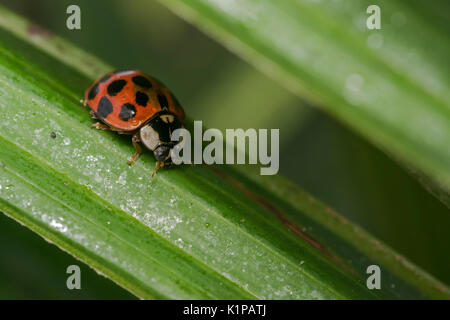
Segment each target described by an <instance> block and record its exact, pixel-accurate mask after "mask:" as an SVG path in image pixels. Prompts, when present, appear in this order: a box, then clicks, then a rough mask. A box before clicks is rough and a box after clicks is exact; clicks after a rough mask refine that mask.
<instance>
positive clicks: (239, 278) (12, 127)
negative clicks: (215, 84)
mask: <svg viewBox="0 0 450 320" xmlns="http://www.w3.org/2000/svg"><path fill="white" fill-rule="evenodd" d="M36 30H39V29H37V28H36V26H33V25H31V24H29V23H28V22H26V21H24V20H22V19H21V18H19V17H17V16H15V15H14V14H12V13H11V12H9V11H7V10H6V9H3V8H0V162H1V163H0V210H1V211H2V212H4V213H6V214H7V215H9V216H11V217H13V218H14V219H16V220H17V221H19V222H21V223H22V224H24V225H25V226H27V227H28V228H30V229H31V230H33V231H35V232H36V233H38V234H39V235H40V236H42V237H44V238H45V239H47V240H48V241H50V242H52V243H54V244H56V245H57V246H58V247H60V248H61V249H63V250H65V251H67V252H69V253H70V254H72V255H73V256H75V257H76V258H78V259H79V260H82V261H83V262H85V263H87V264H88V265H90V266H91V267H92V268H94V269H96V270H97V271H98V272H99V273H102V274H104V275H106V276H107V277H109V278H110V279H112V280H113V281H115V282H116V283H118V284H119V285H120V286H122V287H124V288H125V289H127V290H129V291H130V292H132V293H133V294H135V295H136V296H138V297H140V298H171V299H182V298H187V299H216V298H221V299H264V298H272V299H301V298H303V299H305V298H306V299H316V298H323V299H351V298H358V299H373V298H449V297H450V291H449V289H448V288H447V287H446V286H445V285H443V284H442V283H440V282H439V281H438V280H436V279H434V278H432V277H431V276H429V275H428V274H427V273H425V272H423V271H422V270H421V269H420V268H418V267H416V266H414V265H413V264H411V263H410V262H408V261H407V260H406V259H404V258H403V257H401V256H400V255H398V254H397V253H395V252H393V251H392V250H390V249H389V248H388V247H386V246H385V245H383V244H382V243H380V242H379V241H377V240H375V239H374V238H372V237H371V236H369V235H368V234H366V233H365V232H364V231H363V230H362V229H360V228H358V227H356V226H354V225H352V224H351V223H350V222H348V221H346V220H345V219H343V218H342V217H340V216H339V215H338V214H337V213H335V212H334V211H332V210H331V209H330V208H328V207H326V206H325V205H323V204H321V203H319V202H317V201H316V200H314V199H313V198H312V197H311V196H309V195H308V194H306V193H304V192H303V191H301V190H299V189H298V188H297V187H295V186H293V185H291V184H290V183H289V182H287V181H285V180H284V179H283V178H280V177H261V176H259V175H258V174H257V173H253V172H252V170H253V169H254V168H247V167H237V168H231V167H228V166H216V167H211V166H179V167H176V168H173V169H167V170H161V171H160V172H158V174H157V175H156V176H155V178H153V179H151V178H150V176H151V173H152V171H153V167H154V159H153V157H152V156H151V155H150V154H148V153H147V154H145V155H143V156H142V157H141V158H140V159H139V160H138V161H137V162H136V163H135V164H134V165H133V166H128V165H127V164H126V159H127V158H128V157H129V156H130V155H131V154H132V153H133V148H132V146H131V144H130V141H129V137H124V136H119V135H117V134H114V133H112V132H99V131H97V130H92V129H89V125H90V124H91V123H92V119H90V117H89V112H88V110H87V109H86V108H84V107H83V106H82V105H81V103H80V102H79V101H80V99H81V98H82V96H83V91H84V90H85V88H87V86H88V85H89V84H90V83H91V82H92V80H93V78H95V77H97V76H99V75H101V74H102V73H104V72H106V71H110V70H111V69H112V68H111V67H109V66H107V65H105V64H103V63H101V62H99V61H98V60H97V59H95V58H93V57H91V56H89V55H88V54H85V53H84V52H83V51H82V50H80V49H78V48H75V47H74V46H72V45H71V44H69V43H67V42H65V41H63V40H62V39H60V38H58V37H56V36H53V35H51V34H48V33H47V32H42V30H41V31H39V32H37V31H36ZM186 109H187V110H188V108H187V107H186ZM52 133H54V135H52ZM52 136H56V137H52ZM371 264H377V265H379V266H380V267H381V269H382V272H383V274H382V279H383V280H382V283H383V287H382V290H375V291H373V290H368V289H367V287H366V278H367V274H366V268H367V266H369V265H371Z"/></svg>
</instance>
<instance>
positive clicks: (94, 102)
mask: <svg viewBox="0 0 450 320" xmlns="http://www.w3.org/2000/svg"><path fill="white" fill-rule="evenodd" d="M83 103H84V105H85V106H88V107H89V108H90V109H91V116H92V118H94V119H98V120H100V121H101V122H97V123H95V124H93V125H91V127H94V128H96V129H100V130H112V131H117V132H118V133H121V134H130V135H132V143H133V146H134V147H135V149H136V153H135V154H134V155H133V156H132V157H131V158H130V160H129V161H128V164H132V163H133V162H134V161H135V160H136V159H137V158H138V157H139V155H140V154H141V152H142V148H141V146H140V143H142V144H144V146H145V147H147V148H148V149H150V150H151V151H153V154H154V156H155V159H156V166H155V171H154V173H155V172H156V171H157V170H158V169H159V168H160V167H163V166H164V165H167V164H170V163H171V154H172V149H173V147H174V146H175V142H173V141H172V140H171V138H172V133H173V131H175V130H176V129H178V128H182V127H183V123H184V118H185V115H184V111H183V108H182V107H181V105H180V104H179V102H178V101H177V99H176V98H175V96H174V95H173V94H172V93H171V92H170V91H169V89H167V87H166V86H164V85H163V84H162V83H161V82H160V81H158V80H156V79H155V78H153V77H151V76H149V75H147V74H145V73H143V72H140V71H137V70H126V71H116V72H111V73H108V74H106V75H104V76H102V77H101V78H99V79H98V80H97V81H95V82H94V83H93V84H92V85H91V86H90V87H89V88H88V89H87V90H86V92H85V99H84V101H83ZM154 173H153V174H154Z"/></svg>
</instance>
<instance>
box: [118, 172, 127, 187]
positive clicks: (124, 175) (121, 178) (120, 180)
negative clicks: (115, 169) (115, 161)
mask: <svg viewBox="0 0 450 320" xmlns="http://www.w3.org/2000/svg"><path fill="white" fill-rule="evenodd" d="M116 183H118V184H121V185H125V184H126V183H127V172H126V171H124V172H122V173H121V174H120V176H119V178H118V179H117V181H116Z"/></svg>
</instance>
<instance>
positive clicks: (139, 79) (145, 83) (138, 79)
mask: <svg viewBox="0 0 450 320" xmlns="http://www.w3.org/2000/svg"><path fill="white" fill-rule="evenodd" d="M131 80H133V82H134V83H135V84H137V85H138V86H141V87H144V88H147V89H149V88H151V87H152V83H151V82H150V81H149V80H148V79H147V78H146V77H143V76H135V77H133V78H132V79H131Z"/></svg>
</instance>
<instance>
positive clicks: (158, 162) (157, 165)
mask: <svg viewBox="0 0 450 320" xmlns="http://www.w3.org/2000/svg"><path fill="white" fill-rule="evenodd" d="M160 167H164V162H162V161H161V162H160V161H156V163H155V170H153V173H152V178H153V176H154V175H155V173H156V171H158V170H159V168H160Z"/></svg>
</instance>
